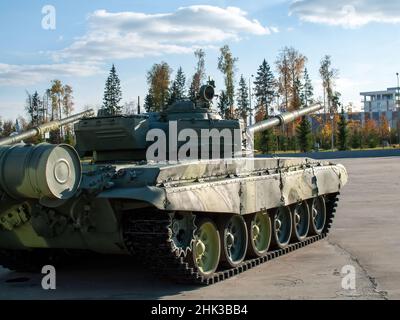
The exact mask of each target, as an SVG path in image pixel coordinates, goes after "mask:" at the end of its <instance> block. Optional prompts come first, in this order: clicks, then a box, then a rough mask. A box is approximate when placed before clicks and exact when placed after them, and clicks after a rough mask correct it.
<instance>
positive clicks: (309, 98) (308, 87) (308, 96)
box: [300, 68, 314, 107]
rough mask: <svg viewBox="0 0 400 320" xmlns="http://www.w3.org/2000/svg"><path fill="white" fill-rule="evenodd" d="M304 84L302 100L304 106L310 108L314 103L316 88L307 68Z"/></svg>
mask: <svg viewBox="0 0 400 320" xmlns="http://www.w3.org/2000/svg"><path fill="white" fill-rule="evenodd" d="M303 77H304V83H303V86H302V90H301V94H300V99H301V102H302V104H303V105H304V106H306V107H308V106H309V105H310V104H311V103H313V101H314V88H313V85H312V82H311V78H310V75H309V74H308V70H307V68H305V69H304V75H303Z"/></svg>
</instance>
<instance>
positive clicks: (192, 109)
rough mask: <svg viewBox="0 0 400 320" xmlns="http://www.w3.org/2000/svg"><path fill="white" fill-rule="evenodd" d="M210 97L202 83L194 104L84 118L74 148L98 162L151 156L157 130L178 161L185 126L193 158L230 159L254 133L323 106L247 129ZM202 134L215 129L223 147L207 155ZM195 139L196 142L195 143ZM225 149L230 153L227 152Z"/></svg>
mask: <svg viewBox="0 0 400 320" xmlns="http://www.w3.org/2000/svg"><path fill="white" fill-rule="evenodd" d="M213 97H214V88H213V86H211V85H205V86H202V88H201V89H200V92H199V94H198V97H197V101H196V102H195V103H194V102H192V101H190V100H183V101H178V102H175V103H174V104H172V105H170V106H168V107H166V108H164V110H162V111H161V112H152V113H147V114H140V115H130V116H123V115H118V116H98V117H95V118H89V119H84V120H82V121H80V122H78V123H77V124H76V125H75V134H76V141H77V144H76V149H77V151H78V153H79V155H80V156H81V157H84V156H89V157H93V159H94V161H95V162H98V163H100V162H118V161H129V160H131V161H140V160H149V155H148V153H147V150H148V148H149V147H150V145H152V144H153V143H154V141H155V140H156V139H155V138H154V137H153V136H152V135H151V134H149V132H155V131H154V130H161V131H162V132H164V133H165V139H166V140H167V142H168V143H166V146H165V153H166V155H167V156H166V158H165V159H164V160H176V156H175V159H174V155H176V154H177V153H178V152H179V150H180V149H181V147H182V146H183V145H185V144H187V143H188V141H187V139H186V138H187V136H185V137H181V138H179V135H180V133H181V132H184V130H185V129H186V130H187V129H189V130H190V132H191V133H190V134H189V135H190V136H191V139H192V141H191V143H192V144H196V145H197V146H198V148H199V150H197V152H195V153H196V154H197V156H194V157H191V159H198V158H200V157H201V158H202V159H205V158H216V157H217V158H231V157H232V156H233V155H234V154H238V153H240V152H242V150H243V148H244V146H248V144H249V143H248V141H249V139H251V135H252V134H253V133H255V132H259V131H263V130H266V129H269V128H272V127H275V126H279V125H284V124H287V123H289V122H293V121H294V120H295V119H298V118H300V117H302V116H304V115H307V114H311V113H314V112H316V111H318V110H320V109H321V108H322V106H320V105H319V104H318V105H313V106H311V107H307V108H304V109H301V110H297V111H294V112H287V113H282V114H281V115H279V116H276V117H272V118H271V119H268V120H265V121H263V122H259V123H257V124H255V125H253V126H250V127H248V128H247V129H246V128H245V125H244V123H243V122H242V121H240V120H225V119H221V117H220V116H219V115H218V113H217V112H215V110H213V109H212V108H211V101H212V99H213ZM215 130H217V131H215ZM205 132H206V133H207V132H208V133H209V134H210V135H213V133H214V136H216V140H212V142H211V143H210V144H213V145H217V144H219V145H221V147H220V150H219V152H218V154H215V153H214V154H211V153H212V151H211V150H209V151H208V153H207V151H206V152H205V151H204V150H202V149H201V147H204V145H208V144H209V142H208V140H207V137H204V136H202V133H205ZM216 132H217V134H215V133H216ZM182 135H184V133H182ZM195 139H197V141H194V140H195ZM222 139H223V143H222ZM206 140H207V142H206ZM172 141H173V143H171V142H172ZM246 141H247V143H246ZM226 150H230V151H229V152H226ZM205 153H207V154H205Z"/></svg>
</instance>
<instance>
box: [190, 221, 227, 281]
mask: <svg viewBox="0 0 400 320" xmlns="http://www.w3.org/2000/svg"><path fill="white" fill-rule="evenodd" d="M196 225H197V230H196V234H195V240H194V242H193V250H192V252H193V263H194V265H195V267H196V269H197V271H198V272H199V274H200V275H202V276H203V277H204V278H208V277H211V276H212V275H213V273H214V272H215V270H217V267H218V264H219V259H220V255H221V242H220V236H219V232H218V229H217V227H216V226H215V223H214V222H213V221H212V220H210V219H202V220H200V221H199V223H196Z"/></svg>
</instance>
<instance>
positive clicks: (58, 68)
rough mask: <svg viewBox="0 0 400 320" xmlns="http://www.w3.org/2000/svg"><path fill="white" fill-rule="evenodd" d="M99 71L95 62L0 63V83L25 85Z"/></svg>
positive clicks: (92, 73) (82, 75)
mask: <svg viewBox="0 0 400 320" xmlns="http://www.w3.org/2000/svg"><path fill="white" fill-rule="evenodd" d="M100 72H101V69H100V68H99V67H98V65H96V64H82V63H75V62H71V63H60V64H38V65H13V64H4V63H0V85H2V86H26V85H31V84H35V83H38V82H41V81H49V80H52V79H54V78H57V77H68V76H73V77H76V76H78V77H85V76H92V75H95V74H98V73H100Z"/></svg>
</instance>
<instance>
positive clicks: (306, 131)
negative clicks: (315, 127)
mask: <svg viewBox="0 0 400 320" xmlns="http://www.w3.org/2000/svg"><path fill="white" fill-rule="evenodd" d="M296 133H297V140H298V142H299V145H300V150H301V151H302V152H310V151H311V148H312V136H311V125H310V121H308V119H307V117H303V118H302V119H301V122H300V124H299V125H298V126H297V128H296Z"/></svg>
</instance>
